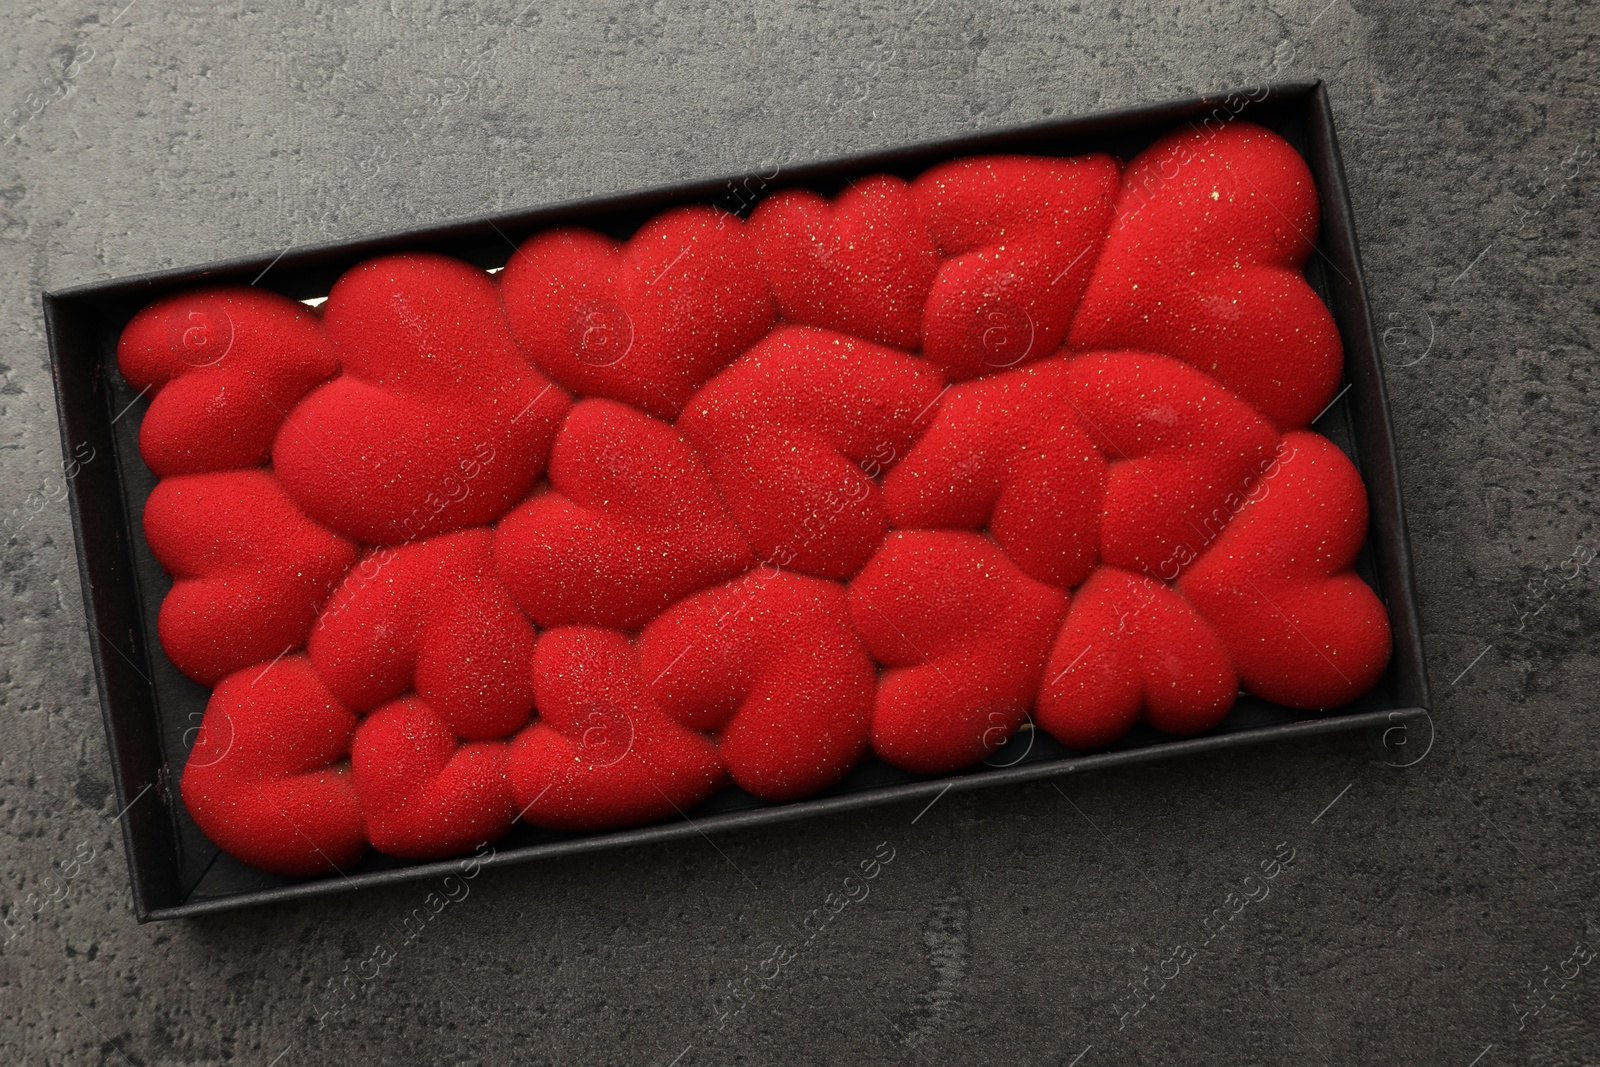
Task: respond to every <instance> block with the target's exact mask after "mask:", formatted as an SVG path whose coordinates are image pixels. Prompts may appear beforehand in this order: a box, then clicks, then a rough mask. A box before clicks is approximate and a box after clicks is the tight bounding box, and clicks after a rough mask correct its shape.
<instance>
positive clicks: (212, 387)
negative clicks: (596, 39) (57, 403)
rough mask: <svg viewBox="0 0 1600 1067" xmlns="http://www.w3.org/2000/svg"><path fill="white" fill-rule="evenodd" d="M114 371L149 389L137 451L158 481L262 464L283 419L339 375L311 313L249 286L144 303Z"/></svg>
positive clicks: (126, 335)
mask: <svg viewBox="0 0 1600 1067" xmlns="http://www.w3.org/2000/svg"><path fill="white" fill-rule="evenodd" d="M117 366H118V367H119V368H120V369H121V370H122V376H123V377H124V378H126V379H127V380H128V382H129V383H130V384H132V385H133V386H135V387H137V388H139V389H142V390H152V389H153V390H154V393H153V394H152V396H151V398H150V407H149V410H147V411H146V412H145V413H144V419H143V421H141V422H140V424H139V454H140V455H141V456H143V457H144V461H145V463H146V464H147V465H148V466H149V468H150V469H151V470H152V471H154V472H155V473H156V474H157V475H158V476H159V477H163V478H167V477H172V476H173V475H179V474H201V473H205V472H207V471H221V470H232V469H235V468H240V467H259V466H262V465H263V464H265V463H266V462H267V459H268V457H269V456H270V454H271V450H272V441H273V438H274V437H276V436H277V433H278V427H279V426H280V425H282V423H283V417H284V415H285V413H287V412H288V410H289V409H290V408H292V407H294V406H295V405H296V404H297V403H299V402H300V398H301V397H303V396H305V395H306V394H307V393H309V392H310V391H311V390H312V389H314V388H315V387H316V386H318V385H319V384H321V383H322V382H325V381H327V380H328V379H329V378H331V377H333V375H334V374H335V373H337V372H338V369H339V363H338V360H337V359H336V358H335V357H334V354H333V346H332V344H331V343H330V342H329V340H328V337H327V335H326V334H325V333H324V332H323V329H322V324H321V322H319V321H318V320H317V316H316V315H315V314H313V313H312V311H311V310H310V309H309V308H307V307H306V306H305V305H304V304H301V303H299V302H298V301H294V300H290V299H288V298H287V297H282V296H279V295H278V294H276V293H269V292H266V291H264V290H261V289H253V288H249V287H247V286H219V287H217V288H213V289H198V290H195V291H194V292H190V293H179V294H177V295H175V296H169V297H166V298H165V299H162V300H158V301H156V302H155V303H154V304H151V305H150V306H149V307H147V308H145V309H144V310H142V311H140V312H139V314H137V315H135V316H134V317H133V321H131V322H129V323H128V325H127V327H126V328H125V329H124V330H123V331H122V338H121V340H120V341H118V343H117Z"/></svg>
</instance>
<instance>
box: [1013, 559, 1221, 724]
mask: <svg viewBox="0 0 1600 1067" xmlns="http://www.w3.org/2000/svg"><path fill="white" fill-rule="evenodd" d="M1238 692H1239V679H1238V676H1237V675H1235V674H1234V671H1233V664H1232V663H1231V662H1230V661H1229V659H1228V654H1227V652H1226V651H1225V650H1224V649H1223V646H1222V641H1221V639H1220V638H1218V637H1217V635H1216V634H1215V633H1214V632H1212V630H1211V627H1209V626H1208V625H1206V622H1205V620H1204V619H1202V618H1201V617H1200V616H1199V615H1198V614H1197V613H1196V612H1195V610H1194V608H1193V607H1191V606H1190V604H1189V602H1188V601H1187V600H1185V599H1184V598H1183V597H1182V596H1180V595H1179V594H1178V593H1177V592H1175V591H1174V590H1173V589H1172V587H1171V586H1169V585H1166V584H1164V583H1162V582H1158V581H1155V580H1153V579H1151V578H1149V577H1146V576H1145V575H1142V574H1134V573H1132V572H1131V571H1125V570H1121V569H1119V568H1116V567H1100V568H1098V569H1097V570H1096V571H1095V572H1094V573H1093V574H1092V575H1090V576H1089V580H1088V581H1086V582H1084V583H1083V586H1082V588H1080V589H1079V590H1078V591H1077V592H1076V593H1074V594H1073V597H1072V608H1071V610H1070V611H1069V612H1068V613H1067V621H1066V624H1065V625H1064V626H1063V627H1062V628H1061V633H1060V636H1058V637H1057V638H1056V642H1055V648H1054V649H1053V650H1052V651H1051V653H1050V662H1049V664H1048V665H1046V667H1045V671H1044V683H1043V685H1042V686H1041V687H1040V690H1039V704H1038V716H1039V718H1038V722H1039V725H1040V726H1041V727H1043V728H1044V729H1045V730H1046V731H1048V732H1049V733H1050V734H1051V735H1052V736H1053V737H1055V739H1056V740H1057V741H1060V742H1061V743H1062V744H1063V745H1066V746H1067V747H1068V748H1080V749H1095V748H1104V747H1106V746H1107V745H1109V744H1111V743H1112V742H1113V741H1115V740H1116V739H1117V738H1119V737H1121V736H1122V735H1123V734H1124V733H1126V732H1127V730H1128V728H1129V727H1130V726H1132V725H1133V724H1134V723H1135V722H1136V721H1138V719H1139V717H1140V715H1141V714H1143V716H1144V720H1145V721H1146V722H1147V723H1149V724H1150V725H1151V726H1154V727H1155V728H1156V729H1158V730H1165V731H1167V732H1168V733H1174V734H1197V733H1203V732H1204V731H1206V730H1209V729H1211V728H1212V727H1213V726H1215V725H1217V723H1219V722H1221V721H1222V719H1223V717H1224V716H1226V715H1227V714H1228V709H1229V708H1231V707H1232V706H1233V701H1234V697H1235V696H1237V695H1238Z"/></svg>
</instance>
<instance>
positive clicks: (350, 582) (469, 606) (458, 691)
mask: <svg viewBox="0 0 1600 1067" xmlns="http://www.w3.org/2000/svg"><path fill="white" fill-rule="evenodd" d="M492 537H493V535H492V534H491V532H490V531H489V530H487V529H477V530H463V531H462V532H460V533H455V534H446V535H445V536H443V537H436V538H433V539H432V540H429V541H424V542H422V543H420V544H416V545H407V546H405V547H404V548H379V549H376V550H374V551H373V552H371V553H369V554H368V555H367V556H365V557H363V558H362V559H361V561H360V562H358V563H357V564H356V565H355V567H354V568H352V569H351V571H350V573H349V575H348V576H347V577H346V578H345V580H344V583H343V584H342V585H341V586H340V587H339V588H338V590H337V591H336V592H335V593H334V595H333V598H332V599H331V600H330V601H329V602H328V606H327V608H326V610H324V611H323V613H322V617H321V618H320V619H318V620H317V625H316V627H315V629H314V630H313V631H312V633H311V640H310V645H309V648H310V653H311V662H312V663H313V664H314V665H315V666H316V669H317V673H318V674H319V675H320V676H321V677H322V678H323V679H324V680H325V681H326V682H327V683H328V687H329V688H330V689H332V690H333V692H334V693H336V694H337V695H338V696H339V699H341V700H342V701H344V703H345V704H347V705H349V706H350V707H352V708H355V709H357V710H360V711H367V710H370V709H373V708H376V707H377V706H378V705H379V704H382V703H384V702H386V701H390V700H393V699H395V698H396V697H399V696H401V695H402V694H404V693H405V692H406V691H407V690H409V689H415V690H416V692H417V694H418V695H420V696H421V697H423V698H424V699H425V700H426V701H427V702H428V705H429V706H430V709H431V713H432V714H433V715H436V716H437V717H438V718H439V719H440V720H441V721H442V722H443V723H444V724H445V725H446V726H447V727H449V729H450V730H451V731H452V732H453V733H454V735H455V736H457V737H463V738H470V739H473V740H485V741H486V740H492V739H494V738H501V737H507V736H509V735H510V734H511V733H513V732H514V731H516V730H517V729H519V728H521V726H522V725H523V724H524V723H525V722H527V719H528V715H529V713H530V712H531V711H532V710H533V666H532V664H533V649H534V630H533V627H532V625H530V624H529V622H528V620H527V618H526V617H524V616H523V614H522V612H520V611H518V610H517V606H516V604H515V603H514V602H513V601H512V599H511V596H510V594H509V593H507V592H506V589H505V587H504V586H502V585H501V584H500V581H499V579H498V578H497V577H496V576H495V567H494V562H493V560H492V559H491V547H492Z"/></svg>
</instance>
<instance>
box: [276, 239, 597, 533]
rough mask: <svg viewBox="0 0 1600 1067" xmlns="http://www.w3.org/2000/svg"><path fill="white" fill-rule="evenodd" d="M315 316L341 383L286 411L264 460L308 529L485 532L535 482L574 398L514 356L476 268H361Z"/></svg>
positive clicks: (422, 264)
mask: <svg viewBox="0 0 1600 1067" xmlns="http://www.w3.org/2000/svg"><path fill="white" fill-rule="evenodd" d="M323 311H324V321H325V323H326V328H327V332H328V335H329V336H330V337H331V338H332V339H333V341H334V343H335V344H336V345H337V346H338V350H339V355H340V359H341V360H342V362H343V364H344V373H343V374H342V375H340V376H339V377H338V378H335V379H334V380H333V381H331V382H329V383H328V384H327V385H324V386H323V387H322V388H320V389H318V390H317V391H316V392H314V393H312V394H311V395H310V396H308V397H307V398H306V399H305V400H303V401H301V403H300V405H299V406H298V407H296V408H295V409H294V410H293V411H292V412H290V413H289V417H288V418H287V419H286V420H285V422H284V424H283V427H282V429H280V430H279V432H278V437H277V440H276V442H275V443H274V445H273V449H272V459H273V466H274V469H275V471H276V472H277V475H278V477H279V479H281V480H282V482H283V484H284V488H286V489H287V490H288V491H289V494H290V495H291V496H293V497H294V498H295V500H296V501H298V502H299V504H300V506H301V507H303V508H305V510H306V511H307V513H309V514H310V515H311V516H312V517H313V518H315V519H317V520H318V521H319V522H321V523H323V524H324V525H327V526H330V527H332V528H333V529H335V530H338V531H340V532H341V533H345V534H347V535H349V536H351V537H354V538H355V539H357V540H360V541H365V542H367V543H369V544H404V543H406V542H409V541H415V540H419V539H421V538H424V537H431V536H434V535H436V534H440V533H446V532H449V531H451V530H459V529H463V528H465V527H469V526H478V525H482V524H483V523H488V522H493V521H494V520H495V519H498V518H499V517H500V516H501V515H503V514H504V513H505V511H506V509H507V508H509V507H510V506H511V505H513V504H515V503H516V502H517V501H518V500H520V499H522V497H523V496H524V495H525V494H526V493H527V492H528V490H529V489H530V488H531V487H532V486H533V484H534V482H536V481H537V480H538V479H539V477H540V475H542V474H543V473H544V464H545V459H546V457H548V456H549V454H550V443H551V441H552V440H553V439H554V437H555V432H556V427H557V426H559V425H560V423H561V419H562V417H563V416H565V414H566V412H567V408H568V406H569V405H570V400H569V399H568V397H567V396H566V394H565V393H563V392H562V391H561V390H560V389H559V388H558V387H556V386H555V385H553V384H551V383H550V382H549V381H547V380H545V378H544V377H543V376H542V375H541V374H539V372H538V371H536V370H534V369H533V367H531V366H529V365H528V363H527V361H526V360H524V359H523V358H522V356H521V355H520V354H519V353H518V351H517V347H516V344H515V342H514V341H513V340H512V339H511V333H510V331H509V329H508V328H507V326H506V321H505V315H504V313H503V312H502V311H501V308H500V297H499V293H498V292H497V290H496V289H495V285H494V282H493V280H492V279H491V278H490V277H489V276H488V275H487V274H485V273H484V272H483V271H481V270H478V269H477V268H476V267H472V266H469V265H468V264H465V263H461V262H458V261H456V260H452V259H446V258H445V257H443V256H432V255H407V256H385V257H383V258H381V259H374V260H369V261H367V262H366V263H363V264H361V265H360V266H358V267H353V268H351V269H350V270H348V271H346V272H345V273H344V275H343V276H342V277H340V279H339V281H338V282H337V283H336V284H335V285H334V287H333V291H332V292H331V293H330V294H329V295H328V302H327V304H326V305H324V308H323Z"/></svg>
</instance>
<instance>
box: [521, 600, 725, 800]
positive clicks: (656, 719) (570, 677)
mask: <svg viewBox="0 0 1600 1067" xmlns="http://www.w3.org/2000/svg"><path fill="white" fill-rule="evenodd" d="M534 677H535V678H536V680H537V684H538V694H539V720H538V721H537V722H535V723H533V724H532V725H531V726H529V727H528V728H527V729H526V730H523V731H522V732H521V733H520V734H518V735H517V739H516V741H515V743H514V744H513V746H512V754H511V762H510V764H509V766H508V773H509V775H510V780H511V785H512V788H513V789H514V790H515V792H516V796H517V806H518V807H519V808H520V809H522V817H523V818H524V819H526V820H527V821H528V822H531V823H534V824H536V825H538V826H545V827H549V828H551V829H556V830H595V829H601V828H604V827H608V826H626V825H628V824H630V823H639V822H650V821H653V820H655V819H660V818H664V817H666V816H669V815H673V814H679V815H681V814H682V813H683V812H685V811H687V810H688V809H689V808H692V807H694V806H695V805H696V804H698V803H700V801H702V800H704V799H705V798H706V797H708V796H710V795H711V794H712V793H713V792H715V791H716V790H717V789H718V788H719V787H720V786H721V785H722V784H723V783H724V782H726V781H727V772H725V771H724V770H723V769H722V765H721V764H720V763H719V762H718V760H717V746H716V743H715V742H714V741H712V740H711V739H710V738H708V737H706V736H704V735H702V734H699V733H696V732H695V731H693V730H690V729H688V728H687V727H684V726H681V725H679V724H678V723H677V722H676V721H675V720H673V719H672V718H671V717H670V716H669V715H667V714H666V713H665V712H664V711H662V710H661V708H660V707H659V706H658V705H657V704H656V701H655V698H654V697H653V696H652V695H651V693H650V687H649V686H648V685H646V683H645V678H644V676H643V675H642V673H641V672H640V668H639V653H638V650H637V649H636V648H635V647H634V644H633V642H632V641H630V640H629V639H628V638H627V636H626V635H624V634H620V633H617V632H616V631H614V630H602V629H600V628H598V627H592V626H566V627H562V628H560V629H556V630H549V631H546V632H545V633H544V635H543V636H542V637H540V639H539V650H538V653H537V654H536V656H535V659H534Z"/></svg>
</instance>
